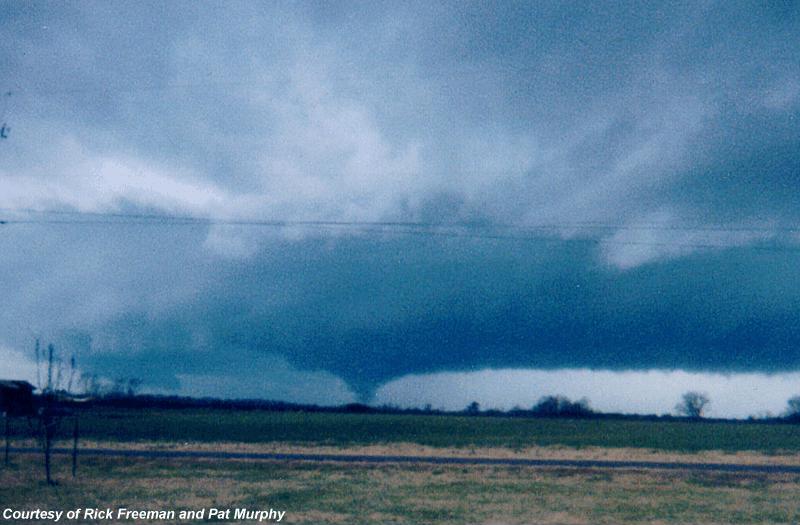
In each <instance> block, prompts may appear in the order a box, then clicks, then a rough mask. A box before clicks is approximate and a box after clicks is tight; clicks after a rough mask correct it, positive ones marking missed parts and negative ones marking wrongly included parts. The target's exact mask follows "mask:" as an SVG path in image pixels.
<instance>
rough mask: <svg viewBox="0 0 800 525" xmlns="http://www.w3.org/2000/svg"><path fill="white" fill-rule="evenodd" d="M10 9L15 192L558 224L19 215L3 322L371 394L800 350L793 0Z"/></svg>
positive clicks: (82, 203) (4, 246)
mask: <svg viewBox="0 0 800 525" xmlns="http://www.w3.org/2000/svg"><path fill="white" fill-rule="evenodd" d="M4 8H5V9H4V10H3V14H2V15H0V26H2V28H3V33H4V35H6V38H4V39H3V41H2V42H0V66H1V67H0V69H1V70H2V71H3V72H4V76H3V78H2V79H1V80H2V86H0V87H2V89H3V90H4V91H7V90H10V91H11V92H12V95H11V96H9V97H6V102H8V104H7V109H6V112H5V115H4V117H5V120H6V121H7V122H8V124H9V125H10V126H11V128H12V131H11V136H10V138H9V139H6V140H4V141H2V142H1V143H0V184H2V186H0V207H2V208H3V209H4V211H3V214H4V217H6V218H10V219H30V218H38V217H40V216H39V215H31V214H30V213H27V212H23V211H19V210H23V209H28V208H36V209H51V210H53V209H55V210H81V211H89V212H130V213H141V212H145V213H168V214H192V215H196V216H206V217H220V218H231V219H253V218H277V219H290V220H291V219H295V220H309V219H310V220H355V221H387V220H388V221H391V220H415V221H426V222H451V221H469V222H476V223H480V224H499V223H514V224H517V225H521V226H536V225H541V224H543V223H547V224H551V225H553V226H554V227H553V228H551V229H548V230H546V231H545V232H544V233H542V231H541V230H537V233H538V234H539V235H544V236H546V237H548V239H544V240H541V239H540V240H538V241H509V240H492V239H486V238H482V239H474V238H458V237H456V238H440V237H425V236H421V237H420V236H411V237H403V236H400V237H398V236H396V235H391V234H379V235H375V234H364V233H353V232H348V231H345V232H341V231H339V232H331V231H318V230H308V229H302V228H285V229H282V230H277V231H272V230H265V229H263V228H254V227H250V228H248V227H235V226H221V225H215V226H204V225H194V226H174V225H173V226H168V225H163V226H152V225H148V226H143V225H135V224H133V225H131V224H128V225H113V226H109V225H95V226H88V225H84V226H80V227H76V226H74V225H54V224H49V225H10V224H9V225H6V226H2V227H0V265H2V266H1V267H2V269H3V272H2V275H0V287H1V288H2V290H3V291H4V293H3V295H4V297H5V298H6V305H7V306H8V307H7V308H5V309H4V310H3V312H2V313H0V330H1V331H2V332H1V333H2V334H3V335H2V338H0V343H3V344H5V345H8V346H9V347H14V348H18V349H19V348H23V347H24V346H25V345H26V344H29V342H30V340H31V338H32V335H35V334H40V335H47V336H48V337H52V338H54V339H56V340H58V341H59V342H60V343H61V344H62V345H64V346H65V347H70V348H75V349H77V350H79V351H80V352H81V353H82V355H83V359H84V361H85V362H86V363H87V365H90V366H93V367H95V368H96V369H97V370H98V371H100V372H102V373H105V374H110V375H119V373H120V372H119V371H120V370H125V371H126V373H127V374H129V375H141V376H146V377H147V378H148V381H149V382H150V383H151V384H152V385H153V386H154V387H159V388H173V387H177V386H178V384H179V377H186V376H187V375H194V376H197V377H200V376H202V377H206V378H207V377H208V376H209V375H213V374H214V371H215V370H216V371H219V372H218V373H219V375H220V377H222V376H225V377H234V376H235V375H236V374H233V375H231V372H230V371H232V370H233V371H237V370H245V369H246V368H247V365H248V363H251V364H253V366H257V367H258V366H262V365H263V363H266V362H267V361H269V360H267V361H264V359H265V358H264V356H265V355H269V356H278V357H276V358H274V359H279V360H280V359H285V360H286V361H285V362H287V363H289V365H286V366H293V367H296V368H298V369H302V370H313V371H318V372H319V373H322V372H323V371H324V372H326V373H333V374H336V375H338V376H340V377H342V378H343V379H344V380H346V381H347V382H348V384H350V385H351V386H352V387H353V388H354V389H356V390H357V391H359V392H361V393H367V392H371V391H372V390H373V389H374V388H375V387H376V386H378V385H380V384H381V383H383V382H385V381H387V380H389V379H392V378H395V377H399V376H401V375H403V374H407V373H423V372H430V371H442V370H454V369H458V370H467V369H474V368H476V367H487V366H490V367H539V368H554V367H564V366H581V367H597V368H614V369H625V368H651V367H660V368H687V369H697V370H699V369H703V370H760V371H775V370H784V369H795V368H797V366H798V364H800V363H798V358H800V354H798V351H797V348H800V344H798V343H800V320H799V319H798V314H797V311H798V308H797V307H798V303H799V302H800V286H798V282H797V279H796V275H795V273H796V272H795V269H796V266H797V262H798V257H799V255H798V251H797V249H798V236H797V232H796V231H793V230H792V229H793V228H794V227H795V225H796V224H797V221H798V220H799V219H800V217H799V216H798V212H797V206H796V201H797V197H798V195H797V191H798V190H797V189H798V187H800V154H798V152H799V151H800V138H799V137H800V119H798V113H800V81H799V80H798V78H800V63H798V60H797V58H796V57H797V56H800V42H799V41H798V39H797V38H796V35H797V34H798V30H799V29H800V27H798V26H800V15H798V7H797V5H796V4H795V3H791V2H787V3H773V4H769V5H766V6H765V5H761V4H752V5H750V4H745V3H710V4H703V5H700V4H697V3H693V2H692V3H685V4H673V5H670V6H669V7H662V6H656V5H646V4H614V5H603V4H574V5H565V4H559V3H541V4H536V5H531V4H530V3H504V4H493V3H473V4H463V3H452V4H450V3H441V4H436V5H433V6H431V5H426V4H425V3H403V4H394V3H386V4H381V3H375V4H369V5H364V4H360V3H354V4H334V5H331V4H327V3H306V4H300V5H296V4H281V3H277V4H268V5H265V4H255V3H252V4H251V3H233V4H231V3H225V4H202V5H199V4H194V3H179V2H174V3H168V4H163V3H136V4H133V3H80V4H13V3H9V4H6V5H4ZM9 210H18V211H17V212H13V211H9ZM587 222H591V224H592V225H594V227H593V228H591V229H587V228H586V224H587ZM708 245H714V246H719V248H708V247H707V246H708ZM764 248H769V249H764ZM270 359H273V358H272V357H271V358H270ZM269 362H272V361H269ZM280 362H283V361H280ZM259 363H261V364H259ZM263 366H268V365H263ZM223 371H224V372H223Z"/></svg>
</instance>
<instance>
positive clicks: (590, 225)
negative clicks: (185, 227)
mask: <svg viewBox="0 0 800 525" xmlns="http://www.w3.org/2000/svg"><path fill="white" fill-rule="evenodd" d="M0 212H5V213H24V214H37V215H60V216H73V217H91V218H101V219H133V220H138V221H164V222H167V221H169V222H176V223H197V224H209V225H230V226H272V227H292V226H334V227H335V226H342V227H348V226H378V227H408V228H465V229H478V230H514V231H540V230H571V229H577V230H612V231H613V230H634V231H636V230H643V231H661V230H663V231H685V232H718V233H800V226H779V225H774V226H720V225H711V226H709V225H705V224H703V225H697V224H695V225H691V224H665V223H658V222H634V223H614V222H607V221H569V222H568V221H553V222H545V223H538V224H514V223H496V222H481V221H441V222H431V221H355V220H354V221H334V220H293V219H226V218H214V217H202V216H191V215H166V214H146V213H118V212H91V211H75V210H37V209H33V208H0ZM26 221H27V222H28V223H32V222H44V220H41V219H26ZM15 222H20V221H19V220H16V221H15ZM67 222H87V221H86V220H79V221H59V222H58V223H59V224H64V223H67ZM120 222H122V221H121V220H120V221H108V223H114V224H118V223H120ZM51 223H52V222H51Z"/></svg>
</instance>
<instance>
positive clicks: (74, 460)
mask: <svg viewBox="0 0 800 525" xmlns="http://www.w3.org/2000/svg"><path fill="white" fill-rule="evenodd" d="M77 472H78V414H75V426H74V427H73V429H72V477H73V478H74V477H75V474H76V473H77Z"/></svg>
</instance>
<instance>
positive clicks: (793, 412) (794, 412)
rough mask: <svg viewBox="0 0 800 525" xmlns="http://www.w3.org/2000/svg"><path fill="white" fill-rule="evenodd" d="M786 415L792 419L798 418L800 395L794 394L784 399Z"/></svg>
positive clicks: (799, 413) (799, 414) (799, 416)
mask: <svg viewBox="0 0 800 525" xmlns="http://www.w3.org/2000/svg"><path fill="white" fill-rule="evenodd" d="M785 415H786V417H788V418H792V419H798V418H800V396H794V397H791V398H789V400H788V401H786V412H785Z"/></svg>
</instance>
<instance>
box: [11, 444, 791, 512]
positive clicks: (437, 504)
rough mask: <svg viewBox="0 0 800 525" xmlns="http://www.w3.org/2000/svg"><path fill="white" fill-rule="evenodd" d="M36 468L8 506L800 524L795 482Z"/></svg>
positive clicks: (309, 469)
mask: <svg viewBox="0 0 800 525" xmlns="http://www.w3.org/2000/svg"><path fill="white" fill-rule="evenodd" d="M33 459H34V458H33V457H28V456H25V457H18V458H17V461H16V465H15V466H14V467H12V468H0V501H2V502H3V505H0V507H3V506H9V505H13V507H14V508H17V509H20V508H29V509H30V508H43V509H48V508H50V509H71V508H76V507H84V508H85V507H100V508H107V507H111V508H118V507H127V508H130V509H147V510H151V509H155V510H158V509H175V510H182V509H188V510H196V509H200V508H209V507H217V508H236V507H245V508H248V509H262V508H263V509H269V508H274V509H277V510H281V511H286V517H285V519H284V520H283V521H282V523H320V524H322V523H348V524H357V523H364V524H386V523H404V524H405V523H408V524H425V523H430V524H439V523H455V524H467V523H473V524H477V523H494V524H499V523H506V524H512V523H513V524H521V523H530V524H534V523H535V524H587V523H597V524H605V523H609V524H610V523H620V524H622V523H624V524H643V523H797V522H798V520H800V512H799V511H798V506H797V499H798V497H800V484H799V483H798V481H800V480H799V479H798V478H797V477H796V476H788V475H761V474H758V475H753V474H748V475H742V474H735V475H734V474H720V473H688V472H652V471H651V472H639V471H615V472H606V471H597V470H579V469H531V468H512V467H469V468H462V467H441V466H429V465H402V466H401V465H363V464H359V465H348V464H310V463H275V462H243V461H223V462H220V461H182V460H181V461H178V460H168V461H165V460H145V459H137V460H127V459H118V458H102V459H98V458H87V459H84V460H83V461H82V465H81V471H80V476H79V477H78V479H76V480H72V479H71V478H70V477H69V473H68V466H67V461H68V460H67V459H66V458H63V457H62V458H58V460H57V463H56V476H57V477H58V478H60V479H62V483H61V484H60V485H59V486H57V487H47V486H44V484H43V483H42V481H41V473H40V467H39V465H38V462H37V464H31V460H33ZM35 459H37V460H38V458H35ZM91 522H92V521H88V523H91ZM191 522H201V521H199V520H195V521H191ZM82 523H87V522H85V521H84V522H82ZM106 523H107V522H106ZM136 523H142V522H141V521H137V522H136ZM161 523H163V522H161ZM249 523H252V522H249Z"/></svg>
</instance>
